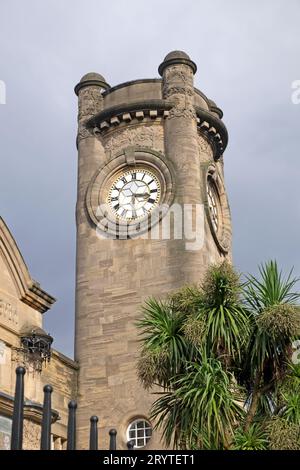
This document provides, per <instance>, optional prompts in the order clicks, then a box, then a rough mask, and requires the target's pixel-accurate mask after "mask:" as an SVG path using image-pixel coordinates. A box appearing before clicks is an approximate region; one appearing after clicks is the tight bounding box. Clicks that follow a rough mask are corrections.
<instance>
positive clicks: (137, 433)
mask: <svg viewBox="0 0 300 470" xmlns="http://www.w3.org/2000/svg"><path fill="white" fill-rule="evenodd" d="M151 436H152V426H151V424H150V423H149V421H146V420H145V419H142V418H139V419H136V420H134V421H132V423H130V424H129V426H128V428H127V441H133V442H134V447H135V448H136V449H137V448H140V447H145V445H146V444H147V443H148V442H149V441H150V439H151Z"/></svg>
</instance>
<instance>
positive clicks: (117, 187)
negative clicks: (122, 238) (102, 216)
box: [108, 168, 160, 220]
mask: <svg viewBox="0 0 300 470" xmlns="http://www.w3.org/2000/svg"><path fill="white" fill-rule="evenodd" d="M159 199H160V183H159V180H158V178H157V177H156V176H155V175H154V174H153V173H152V172H151V171H149V170H146V169H143V168H135V169H132V170H128V171H124V172H123V173H122V174H120V175H119V176H118V177H117V178H116V180H115V181H114V183H113V184H112V186H111V189H110V191H109V196H108V203H109V205H110V207H111V209H112V210H113V212H114V213H115V214H116V215H117V217H118V218H120V219H124V220H135V219H139V218H142V217H145V216H146V215H148V214H149V213H150V212H151V211H152V210H153V208H154V207H155V206H156V205H157V204H158V202H159Z"/></svg>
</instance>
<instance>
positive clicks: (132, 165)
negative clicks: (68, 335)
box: [75, 51, 231, 449]
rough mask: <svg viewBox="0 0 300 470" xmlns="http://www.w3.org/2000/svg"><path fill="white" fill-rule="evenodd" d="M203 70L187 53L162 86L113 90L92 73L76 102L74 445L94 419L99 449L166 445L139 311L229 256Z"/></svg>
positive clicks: (177, 56)
mask: <svg viewBox="0 0 300 470" xmlns="http://www.w3.org/2000/svg"><path fill="white" fill-rule="evenodd" d="M196 70H197V67H196V64H195V63H194V62H193V61H192V60H191V59H190V58H189V56H188V55H187V54H186V53H184V52H181V51H174V52H171V53H169V54H168V55H167V56H166V57H165V59H164V61H163V62H162V63H161V64H160V66H159V68H158V71H159V74H160V76H161V78H155V79H144V80H133V81H130V82H126V83H122V84H120V85H116V86H114V87H110V86H109V85H108V83H107V82H106V80H105V79H104V78H103V77H102V76H101V75H99V74H97V73H88V74H87V75H85V76H84V77H82V79H81V80H80V82H79V83H78V84H77V85H76V87H75V93H76V94H77V96H78V109H79V110H78V136H77V147H78V193H77V206H76V224H77V269H76V340H75V341H76V346H75V358H76V360H78V361H79V366H80V371H79V383H78V390H79V396H78V411H77V413H78V435H77V439H78V448H86V447H87V445H88V435H89V417H90V416H91V415H97V416H98V417H99V428H100V436H99V441H100V446H101V448H107V434H108V430H109V429H110V428H112V427H114V428H116V429H117V431H118V435H117V442H118V448H120V449H122V448H126V442H127V441H128V440H130V439H133V440H134V441H135V446H136V448H143V447H146V448H148V449H160V448H162V447H163V446H162V443H161V442H160V436H159V433H158V432H157V431H153V429H152V426H153V423H151V422H150V419H149V409H150V406H151V403H152V402H153V401H154V399H155V396H153V395H152V394H151V393H149V392H146V391H145V390H144V389H143V387H142V386H141V384H140V383H139V381H138V379H137V374H136V359H137V356H138V348H139V343H138V336H137V330H136V326H135V322H136V320H137V319H138V318H139V317H140V315H141V310H140V309H141V304H142V303H143V301H144V300H145V299H147V298H148V297H150V296H154V297H156V298H158V297H162V298H163V297H164V296H166V295H167V294H168V293H169V292H171V291H173V290H174V289H178V288H179V287H181V286H182V285H184V284H186V283H197V282H199V281H200V280H201V277H202V275H203V273H204V272H205V270H206V268H207V266H209V265H210V264H211V263H215V262H220V261H221V260H223V259H224V258H225V257H227V258H229V259H230V257H231V252H230V250H231V223H230V213H229V206H228V201H227V196H226V190H225V186H224V173H223V153H224V150H225V148H226V145H227V139H228V137H227V131H226V128H225V126H224V124H223V121H222V116H223V113H222V111H221V110H220V109H219V108H218V107H217V106H216V104H215V103H214V102H213V101H211V100H210V99H208V98H207V97H206V96H205V95H204V94H203V93H202V92H201V91H199V90H198V89H197V88H195V87H194V74H195V73H196Z"/></svg>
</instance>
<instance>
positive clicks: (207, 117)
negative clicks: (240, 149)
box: [195, 106, 228, 159]
mask: <svg viewBox="0 0 300 470" xmlns="http://www.w3.org/2000/svg"><path fill="white" fill-rule="evenodd" d="M195 110H196V114H197V126H198V129H199V131H200V133H201V134H203V135H204V136H205V137H206V138H207V139H208V140H209V141H210V143H211V144H212V146H213V150H214V158H215V159H218V158H220V157H221V156H222V155H223V153H224V151H225V149H226V147H227V144H228V132H227V129H226V127H225V124H224V123H223V122H222V121H221V119H219V118H217V117H216V116H214V115H213V114H212V113H211V112H210V111H206V110H205V109H203V108H200V107H199V106H195Z"/></svg>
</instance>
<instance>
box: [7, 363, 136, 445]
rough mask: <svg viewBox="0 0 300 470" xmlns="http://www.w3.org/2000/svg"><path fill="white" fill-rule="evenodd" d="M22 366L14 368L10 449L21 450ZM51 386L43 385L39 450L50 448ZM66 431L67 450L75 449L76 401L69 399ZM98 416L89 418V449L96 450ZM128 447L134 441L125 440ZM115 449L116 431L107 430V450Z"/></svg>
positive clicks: (22, 413) (23, 373) (23, 370)
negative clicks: (14, 381) (14, 380)
mask: <svg viewBox="0 0 300 470" xmlns="http://www.w3.org/2000/svg"><path fill="white" fill-rule="evenodd" d="M25 372H26V371H25V368H24V367H17V369H16V389H15V399H14V411H13V418H12V435H11V450H21V449H22V446H23V420H24V375H25ZM52 392H53V388H52V386H51V385H45V386H44V402H43V417H42V426H41V444H40V449H41V450H50V449H51V421H52V413H51V394H52ZM68 408H69V414H68V432H67V450H76V409H77V403H76V401H75V400H71V401H70V402H69V404H68ZM98 421H99V420H98V416H91V418H90V442H89V444H90V445H89V448H90V450H98ZM127 447H128V449H130V450H132V449H133V448H134V441H129V442H127ZM116 449H117V431H116V429H111V430H110V431H109V450H116Z"/></svg>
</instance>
